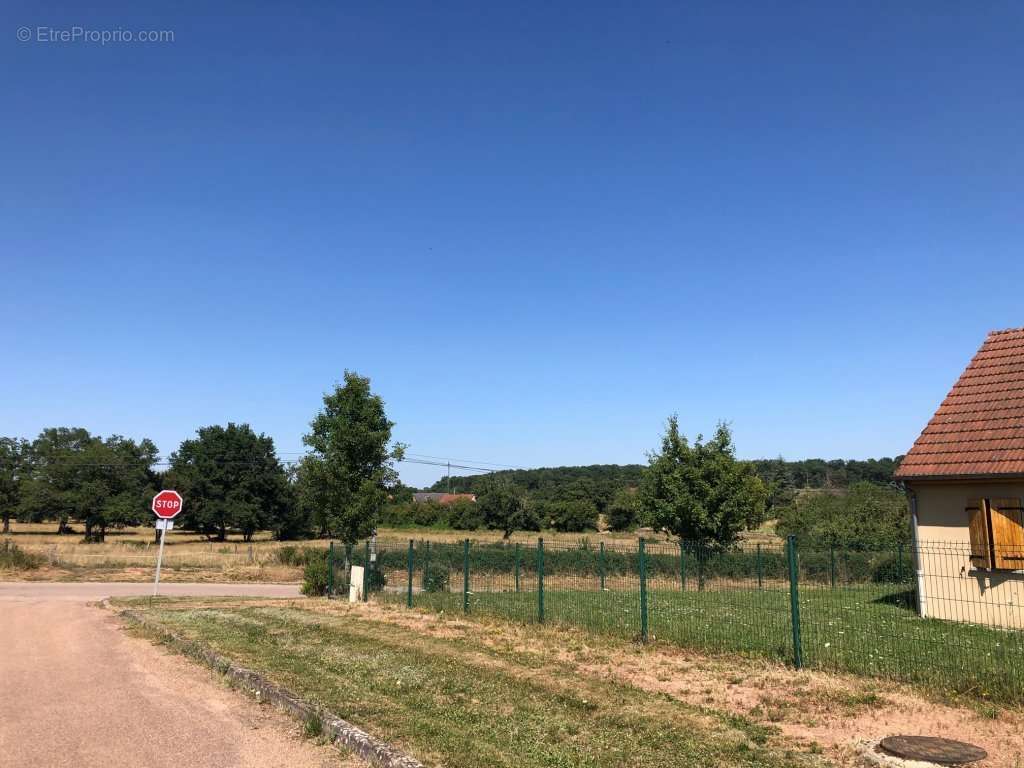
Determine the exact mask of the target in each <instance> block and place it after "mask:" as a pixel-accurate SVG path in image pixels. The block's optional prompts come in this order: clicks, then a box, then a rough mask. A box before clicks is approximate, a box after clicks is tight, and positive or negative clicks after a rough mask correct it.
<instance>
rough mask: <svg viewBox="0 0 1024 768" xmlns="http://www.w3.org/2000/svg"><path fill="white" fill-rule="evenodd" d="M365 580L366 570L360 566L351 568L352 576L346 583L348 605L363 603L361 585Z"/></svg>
mask: <svg viewBox="0 0 1024 768" xmlns="http://www.w3.org/2000/svg"><path fill="white" fill-rule="evenodd" d="M365 579H366V569H365V568H363V566H361V565H353V566H352V575H351V577H349V582H348V601H349V602H350V603H361V602H363V583H364V581H365Z"/></svg>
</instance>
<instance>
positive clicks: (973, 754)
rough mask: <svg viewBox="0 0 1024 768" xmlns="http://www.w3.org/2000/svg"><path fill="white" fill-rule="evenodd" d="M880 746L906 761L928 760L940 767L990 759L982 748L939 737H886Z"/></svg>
mask: <svg viewBox="0 0 1024 768" xmlns="http://www.w3.org/2000/svg"><path fill="white" fill-rule="evenodd" d="M878 746H880V747H881V748H882V749H884V750H885V751H886V752H888V753H889V754H890V755H895V756H896V757H902V758H903V759H904V760H926V761H928V762H929V763H939V764H940V765H963V764H964V763H973V762H974V761H975V760H984V759H985V758H986V757H988V752H986V751H985V750H984V749H982V748H981V747H976V746H974V745H973V744H968V743H967V742H965V741H954V740H953V739H940V738H938V737H937V736H886V737H885V738H884V739H882V740H881V742H879V744H878Z"/></svg>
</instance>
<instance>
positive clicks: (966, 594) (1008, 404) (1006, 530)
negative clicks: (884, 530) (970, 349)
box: [896, 328, 1024, 628]
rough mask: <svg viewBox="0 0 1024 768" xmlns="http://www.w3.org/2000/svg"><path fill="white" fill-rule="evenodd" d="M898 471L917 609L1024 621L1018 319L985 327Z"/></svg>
mask: <svg viewBox="0 0 1024 768" xmlns="http://www.w3.org/2000/svg"><path fill="white" fill-rule="evenodd" d="M896 479H897V480H900V481H901V482H902V483H903V484H904V487H905V489H906V491H907V495H908V498H909V500H910V513H911V523H912V528H913V534H914V542H915V547H914V548H915V559H916V569H917V582H918V583H917V587H918V589H917V592H918V603H919V612H920V614H921V615H922V616H928V617H933V618H942V619H952V620H956V621H968V622H974V623H979V624H990V625H994V626H1000V627H1013V628H1024V517H1022V514H1024V513H1022V499H1024V328H1016V329H1011V330H1006V331H993V332H992V333H990V334H989V335H988V338H986V339H985V343H984V344H982V345H981V349H979V350H978V352H977V354H975V356H974V359H973V360H971V363H970V365H968V366H967V370H965V371H964V372H963V374H962V375H961V376H960V379H959V380H958V381H957V382H956V384H955V385H954V386H953V389H952V390H950V392H949V394H948V395H946V399H945V400H943V401H942V405H940V406H939V410H938V411H936V413H935V415H934V416H933V417H932V419H931V421H929V422H928V426H926V427H925V428H924V431H923V432H922V433H921V436H920V437H918V438H917V442H915V443H914V446H913V448H911V449H910V452H909V453H908V454H907V455H906V457H905V458H904V459H903V462H902V463H901V464H900V467H899V469H898V470H897V471H896Z"/></svg>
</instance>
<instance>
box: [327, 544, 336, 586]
mask: <svg viewBox="0 0 1024 768" xmlns="http://www.w3.org/2000/svg"><path fill="white" fill-rule="evenodd" d="M333 596H334V542H333V541H332V542H331V543H330V544H329V545H328V547H327V597H333Z"/></svg>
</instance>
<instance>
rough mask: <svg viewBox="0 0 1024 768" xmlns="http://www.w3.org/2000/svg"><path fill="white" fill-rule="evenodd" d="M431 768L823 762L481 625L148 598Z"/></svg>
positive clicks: (180, 626)
mask: <svg viewBox="0 0 1024 768" xmlns="http://www.w3.org/2000/svg"><path fill="white" fill-rule="evenodd" d="M136 605H137V606H138V607H139V608H140V609H142V610H145V611H146V613H147V615H148V616H149V617H150V618H152V619H154V620H156V621H157V622H159V623H160V624H161V625H163V626H165V627H167V628H169V629H172V630H173V631H175V632H177V633H179V634H181V635H184V636H186V637H188V638H190V639H193V640H198V641H201V642H203V643H205V644H207V645H208V646H211V647H213V648H214V649H215V650H216V651H217V652H219V653H221V654H223V655H225V656H228V657H230V658H232V659H233V660H235V661H237V662H238V663H240V664H243V665H245V666H248V667H251V668H254V669H257V670H259V671H261V672H263V673H264V674H266V675H268V676H269V677H270V678H271V679H273V680H274V681H275V682H277V683H279V684H281V685H284V686H285V687H287V688H289V689H291V690H292V691H293V692H295V693H297V694H298V695H300V696H302V697H304V698H306V699H309V700H313V701H316V702H318V703H320V704H321V705H323V706H325V707H326V708H328V709H329V710H331V711H333V712H335V713H336V714H338V715H340V716H341V717H343V718H345V719H346V720H349V721H350V722H352V723H354V724H356V725H358V726H359V727H361V728H364V729H365V730H367V731H369V732H371V733H373V734H374V735H376V736H378V737H380V738H383V739H385V740H387V741H390V742H393V743H395V744H396V745H398V746H399V747H401V748H403V749H404V750H406V751H407V752H409V753H411V754H412V755H413V756H415V757H417V758H418V759H420V760H422V761H423V762H424V763H425V764H427V765H430V766H435V765H436V766H440V765H443V766H447V767H448V768H490V767H493V768H505V767H506V766H507V767H509V768H511V767H512V766H515V767H516V768H534V767H536V768H541V767H542V766H543V767H544V768H550V767H551V766H564V767H565V768H569V767H570V766H571V767H573V768H576V767H580V768H584V767H585V768H620V767H623V766H630V767H632V766H636V767H639V766H644V767H645V768H648V767H649V768H660V767H664V768H668V767H669V766H672V767H673V768H675V767H676V766H704V765H715V766H726V767H728V766H751V767H753V766H764V767H765V768H769V767H772V766H778V767H779V768H782V767H783V766H797V765H811V764H820V763H821V758H820V757H819V756H818V755H815V754H812V753H813V752H814V751H815V750H814V748H813V746H809V747H806V748H804V749H803V750H802V751H801V749H790V748H788V747H792V746H795V745H788V747H787V748H781V747H780V746H779V745H777V744H776V743H773V742H772V738H771V737H772V734H773V731H774V729H772V728H770V727H765V726H764V725H761V724H758V723H755V722H753V721H752V720H750V719H748V718H745V717H742V716H738V715H735V714H732V713H727V712H724V711H716V710H713V709H711V708H708V707H697V706H692V705H688V704H686V703H683V702H681V701H679V700H676V699H674V698H671V697H669V696H667V695H663V694H657V693H652V692H649V691H645V690H641V689H639V688H636V687H633V686H630V685H626V684H623V683H621V682H616V681H614V680H610V679H608V678H607V676H598V675H582V674H580V673H579V671H578V670H577V669H576V668H574V667H573V666H572V665H570V664H568V663H565V662H564V661H562V660H561V659H560V658H559V655H560V650H559V649H558V648H557V647H555V646H552V647H551V648H550V649H549V650H548V651H546V652H545V653H543V654H539V653H537V652H535V651H531V652H527V651H524V650H521V649H517V648H515V647H509V646H506V647H501V648H498V647H495V646H492V645H489V644H486V643H484V642H481V641H479V640H477V639H474V638H473V637H472V636H471V635H453V634H449V635H448V636H437V635H430V634H426V633H418V632H415V631H411V630H407V631H396V629H398V627H396V625H395V624H392V623H388V622H384V621H378V620H375V619H374V618H372V617H370V616H368V615H367V614H366V613H365V612H360V611H357V610H352V609H349V608H348V607H347V606H344V605H334V606H327V605H326V604H325V603H324V602H323V601H313V602H311V603H307V604H306V605H303V604H301V603H285V604H282V603H278V604H266V603H264V604H260V605H246V604H244V603H237V602H235V603H228V602H223V603H220V604H217V603H213V604H210V603H207V604H206V605H197V604H195V603H194V602H193V603H189V602H187V601H185V602H175V601H163V600H161V601H158V602H157V603H155V604H154V606H153V607H152V608H147V602H145V601H144V602H141V603H136Z"/></svg>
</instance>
